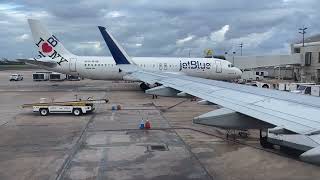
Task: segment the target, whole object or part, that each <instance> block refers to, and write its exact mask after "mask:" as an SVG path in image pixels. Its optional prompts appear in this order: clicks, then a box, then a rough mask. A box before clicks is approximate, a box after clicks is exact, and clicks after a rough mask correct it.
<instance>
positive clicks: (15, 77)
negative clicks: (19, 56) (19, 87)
mask: <svg viewBox="0 0 320 180" xmlns="http://www.w3.org/2000/svg"><path fill="white" fill-rule="evenodd" d="M22 80H23V76H22V75H21V74H11V76H10V78H9V81H22Z"/></svg>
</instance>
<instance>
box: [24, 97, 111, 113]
mask: <svg viewBox="0 0 320 180" xmlns="http://www.w3.org/2000/svg"><path fill="white" fill-rule="evenodd" d="M108 102H109V100H108V99H97V100H94V99H88V100H78V101H65V102H40V103H32V104H24V105H22V108H32V109H33V112H38V113H39V114H40V115H41V116H47V115H49V114H50V113H72V114H73V115H75V116H80V115H82V114H86V113H90V112H92V111H94V109H95V104H105V103H108Z"/></svg>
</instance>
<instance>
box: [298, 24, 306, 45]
mask: <svg viewBox="0 0 320 180" xmlns="http://www.w3.org/2000/svg"><path fill="white" fill-rule="evenodd" d="M307 29H308V28H306V27H303V28H299V33H300V34H302V47H304V35H305V34H306V33H307V32H306V30H307Z"/></svg>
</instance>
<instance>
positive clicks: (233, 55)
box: [232, 51, 236, 65]
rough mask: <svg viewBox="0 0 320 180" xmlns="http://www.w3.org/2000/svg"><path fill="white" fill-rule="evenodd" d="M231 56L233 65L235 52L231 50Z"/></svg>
mask: <svg viewBox="0 0 320 180" xmlns="http://www.w3.org/2000/svg"><path fill="white" fill-rule="evenodd" d="M232 54H233V56H232V64H233V65H234V55H235V54H236V52H235V51H233V52H232Z"/></svg>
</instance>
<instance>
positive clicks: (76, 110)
mask: <svg viewBox="0 0 320 180" xmlns="http://www.w3.org/2000/svg"><path fill="white" fill-rule="evenodd" d="M72 113H73V115H75V116H80V115H81V114H82V112H81V110H80V109H74V110H73V112H72Z"/></svg>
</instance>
